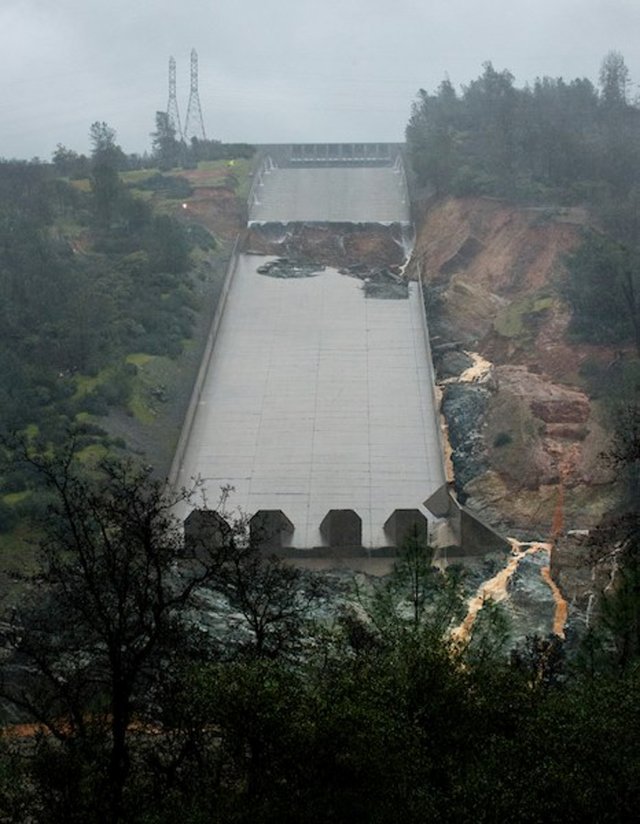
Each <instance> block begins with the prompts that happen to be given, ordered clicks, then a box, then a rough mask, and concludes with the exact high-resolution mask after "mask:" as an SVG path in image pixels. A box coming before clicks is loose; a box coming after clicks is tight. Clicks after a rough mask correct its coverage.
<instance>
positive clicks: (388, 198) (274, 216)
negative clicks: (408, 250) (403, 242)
mask: <svg viewBox="0 0 640 824" xmlns="http://www.w3.org/2000/svg"><path fill="white" fill-rule="evenodd" d="M409 220H410V217H409V204H408V198H407V193H406V185H405V180H404V173H403V170H402V166H401V165H399V164H398V165H396V166H382V167H367V166H364V167H343V168H336V167H327V168H314V167H311V168H286V167H285V168H277V167H276V168H270V169H269V168H268V169H267V170H265V171H264V173H263V174H261V176H260V181H259V183H258V185H257V186H256V187H255V188H254V190H253V197H252V200H251V203H250V206H249V222H250V223H382V224H389V223H408V222H409Z"/></svg>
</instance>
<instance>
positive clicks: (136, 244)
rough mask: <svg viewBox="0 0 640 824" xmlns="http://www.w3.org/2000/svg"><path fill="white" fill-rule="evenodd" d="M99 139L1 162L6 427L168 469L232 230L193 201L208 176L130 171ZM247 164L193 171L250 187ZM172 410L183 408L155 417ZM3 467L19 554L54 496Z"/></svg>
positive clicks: (0, 374)
mask: <svg viewBox="0 0 640 824" xmlns="http://www.w3.org/2000/svg"><path fill="white" fill-rule="evenodd" d="M91 139H92V145H93V152H92V156H91V158H89V159H87V158H84V159H82V158H81V157H80V156H78V155H75V153H73V152H68V151H67V150H64V149H63V147H58V149H57V151H56V153H55V155H54V163H53V165H49V164H42V163H38V162H32V163H21V162H16V161H13V162H1V163H0V410H1V414H0V434H1V435H2V436H3V437H5V438H6V437H7V436H13V435H16V434H18V435H19V436H22V437H26V438H27V439H28V440H29V441H30V442H32V443H33V444H34V445H35V444H41V445H47V446H48V447H51V448H52V447H55V446H57V445H59V444H60V443H62V442H63V441H64V439H65V438H66V437H67V435H68V433H69V431H71V430H74V431H76V432H77V433H78V435H79V437H81V438H82V439H83V446H84V447H85V449H84V452H83V457H84V460H85V461H86V462H88V463H92V462H95V460H96V459H97V458H99V457H100V456H101V455H102V454H104V453H105V452H106V451H110V450H112V449H113V448H114V447H115V448H123V447H129V448H134V449H136V450H139V449H145V451H147V453H148V455H150V457H151V460H152V461H153V462H154V463H157V464H159V470H160V472H166V471H167V470H168V461H170V458H171V450H172V445H173V444H174V443H175V441H176V439H177V434H178V429H179V426H180V420H179V417H180V410H181V409H182V408H183V404H181V403H180V402H179V398H178V397H177V396H178V395H179V396H183V395H184V396H185V398H186V397H187V396H188V393H189V391H190V383H189V380H188V377H189V374H195V371H196V369H197V359H198V354H199V351H200V346H199V345H198V344H195V345H194V342H193V340H192V338H193V335H194V333H196V332H197V334H198V335H199V337H203V332H204V331H205V329H206V324H207V321H208V318H209V317H210V312H212V311H213V309H210V308H209V304H213V305H214V304H215V298H216V290H217V288H218V282H219V281H221V279H222V276H223V273H224V266H225V256H226V255H227V254H228V245H227V240H226V237H223V242H222V243H220V242H218V241H217V240H216V239H215V238H214V237H213V235H212V234H211V232H210V231H208V230H207V229H206V228H204V227H203V226H202V225H200V224H199V223H197V222H195V221H193V220H191V219H190V218H191V213H190V212H188V213H187V210H186V209H184V208H183V203H185V204H187V205H188V204H190V203H191V202H192V199H195V200H196V201H197V199H198V194H197V193H198V191H199V190H198V188H197V186H198V185H199V184H200V183H201V181H200V180H199V179H198V180H197V181H189V180H188V179H185V178H181V177H180V176H179V172H176V173H173V174H171V175H162V174H160V173H159V172H158V170H157V168H156V169H148V170H138V171H122V169H125V168H127V167H128V166H131V165H133V161H132V160H131V159H130V158H127V157H126V155H125V154H124V153H123V151H122V149H121V148H120V147H119V146H118V145H117V143H116V136H115V132H114V131H113V130H112V129H111V128H110V127H109V126H108V125H107V124H105V123H94V124H93V126H92V127H91ZM216 145H217V144H216ZM226 151H228V147H227V149H226ZM247 170H248V167H247V166H246V161H243V160H241V161H238V163H237V164H236V163H234V164H232V165H231V166H230V165H229V163H228V162H227V161H224V162H223V161H217V162H213V161H211V162H209V163H208V164H207V168H206V169H203V170H199V169H197V168H196V169H194V170H193V172H191V173H190V174H192V175H195V176H196V177H198V176H199V177H202V176H203V175H204V177H205V178H206V180H205V182H206V183H208V184H209V185H211V183H210V181H211V180H212V179H213V178H215V179H216V180H217V181H218V182H219V183H220V182H222V183H223V184H224V185H226V186H227V187H229V193H230V195H231V197H232V198H237V195H236V194H234V192H235V191H236V190H237V189H238V187H239V186H240V184H241V182H242V181H244V179H245V177H246V174H247ZM63 171H66V172H67V173H69V174H72V175H75V174H78V173H82V174H85V175H87V177H86V178H84V179H69V178H68V177H61V176H60V172H63ZM225 228H226V227H225ZM205 297H206V298H207V299H208V300H207V302H206V303H205V302H204V300H203V298H205ZM174 407H175V409H174ZM161 410H163V411H164V410H167V411H164V416H165V417H166V416H167V415H171V421H170V422H169V423H168V424H165V425H164V426H163V427H162V426H159V427H156V428H155V429H154V427H153V424H154V423H155V422H156V419H161V418H162V417H163V416H162V415H159V412H160V411H161ZM153 438H155V440H156V441H157V443H156V442H154V441H153ZM0 480H1V485H2V494H1V495H0V542H1V545H2V548H3V550H4V552H5V557H7V556H10V557H11V559H12V560H15V558H16V557H17V556H16V553H15V550H16V549H17V547H18V546H20V545H22V544H23V539H24V538H28V537H29V534H30V530H29V529H28V528H27V527H26V524H27V523H28V521H29V519H30V517H31V516H32V515H34V514H37V512H38V511H39V510H40V509H41V508H42V507H43V506H44V505H45V501H44V499H43V498H42V496H41V495H40V493H39V492H38V490H37V489H36V488H35V486H34V481H33V479H32V478H30V477H29V475H28V473H27V474H25V473H24V472H22V471H20V470H18V469H15V468H12V467H11V466H9V467H8V468H7V469H5V471H4V472H3V473H2V477H1V479H0ZM26 554H28V553H26ZM26 554H25V557H26Z"/></svg>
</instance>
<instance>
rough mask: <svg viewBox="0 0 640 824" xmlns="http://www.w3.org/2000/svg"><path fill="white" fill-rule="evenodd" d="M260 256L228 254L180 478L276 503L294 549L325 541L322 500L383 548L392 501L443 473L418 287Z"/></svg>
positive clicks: (406, 498) (260, 505)
mask: <svg viewBox="0 0 640 824" xmlns="http://www.w3.org/2000/svg"><path fill="white" fill-rule="evenodd" d="M264 261H265V259H264V258H259V257H255V256H249V255H240V256H239V257H238V258H237V261H236V265H235V273H234V276H233V279H232V283H231V288H230V291H229V296H228V299H227V304H226V308H225V312H224V315H223V317H222V322H221V324H220V327H219V331H218V335H217V339H216V344H215V348H214V350H213V354H212V357H211V360H210V363H209V368H208V371H207V374H206V378H205V380H204V383H203V386H202V390H201V394H200V402H199V405H198V407H197V411H196V415H195V418H194V421H193V425H192V428H191V433H190V437H189V439H188V442H187V445H186V449H185V453H184V458H183V460H182V463H181V467H180V470H179V475H178V478H177V481H178V483H183V484H186V483H187V482H188V480H189V478H192V477H196V476H201V477H202V479H203V480H204V483H205V486H206V489H207V497H208V503H209V506H212V507H214V506H215V503H216V500H217V498H218V494H219V489H220V487H221V486H222V485H224V484H232V485H233V486H234V487H235V493H234V494H233V496H232V497H231V500H230V504H231V506H238V507H241V508H242V509H243V510H244V511H246V512H248V513H253V512H256V511H257V510H261V509H279V510H282V511H283V512H284V513H285V514H286V515H287V516H288V518H289V519H290V520H291V522H292V523H293V525H294V528H295V529H294V532H293V534H292V535H291V536H289V538H288V539H287V541H288V543H290V544H291V546H295V547H299V548H312V547H318V546H322V545H323V544H324V543H325V541H324V539H323V537H322V535H321V534H320V531H319V528H320V524H321V522H322V519H323V518H324V516H325V515H326V513H327V512H328V511H329V510H330V509H353V510H355V511H356V512H357V513H358V515H359V516H360V517H361V518H362V545H363V546H364V547H369V548H373V547H380V546H385V545H388V543H389V540H388V537H386V536H385V534H384V532H383V525H384V523H385V521H386V520H387V518H388V517H389V516H390V514H391V513H392V511H393V510H394V509H396V508H419V509H420V508H421V502H423V501H424V500H425V499H426V498H427V497H428V496H429V495H430V494H431V493H433V492H434V491H435V490H436V489H437V488H439V487H441V486H442V484H443V483H444V473H443V467H442V457H441V450H440V445H439V440H438V437H439V436H438V431H437V423H436V414H435V412H434V410H433V403H432V375H431V363H430V359H429V357H428V353H427V343H426V339H425V334H424V318H423V315H422V305H421V302H420V300H419V296H418V293H417V286H416V285H415V284H414V285H412V286H411V287H410V292H409V297H408V298H406V299H399V300H385V299H382V300H381V299H371V298H366V297H365V294H364V291H363V289H362V283H361V281H359V280H358V279H355V278H352V277H349V276H346V275H341V274H339V273H338V272H337V271H335V270H332V269H327V270H325V271H324V272H322V273H320V274H317V275H316V276H314V277H307V278H287V279H279V278H273V277H269V276H268V275H261V274H258V273H257V271H256V269H257V267H258V266H259V265H260V264H261V263H264ZM425 514H426V513H425Z"/></svg>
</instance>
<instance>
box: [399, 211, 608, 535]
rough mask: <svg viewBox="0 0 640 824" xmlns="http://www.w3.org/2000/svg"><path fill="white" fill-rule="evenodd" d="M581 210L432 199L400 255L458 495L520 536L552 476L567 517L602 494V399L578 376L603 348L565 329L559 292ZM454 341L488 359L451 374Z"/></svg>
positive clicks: (600, 507) (600, 505) (542, 530)
mask: <svg viewBox="0 0 640 824" xmlns="http://www.w3.org/2000/svg"><path fill="white" fill-rule="evenodd" d="M586 223H587V216H586V213H585V211H584V210H583V209H578V208H545V207H526V206H522V205H520V206H519V205H514V204H509V203H507V202H503V201H500V200H496V199H492V198H482V197H465V198H458V199H456V198H443V199H439V200H436V201H435V202H434V203H433V204H432V205H431V207H430V208H429V209H428V210H427V212H426V215H425V217H424V220H423V222H422V224H421V226H420V228H419V231H418V235H417V240H416V247H415V250H414V254H413V258H412V263H411V267H412V273H413V274H414V275H415V276H416V277H417V276H421V277H422V280H423V283H424V287H425V295H426V298H427V304H428V314H429V326H430V331H431V335H432V344H433V352H434V358H435V360H436V363H437V368H438V374H439V379H440V382H441V388H442V392H443V406H442V408H443V412H444V414H445V417H446V419H447V423H448V427H449V437H450V442H451V446H452V450H453V454H452V457H453V464H454V467H455V476H456V488H457V491H458V494H459V495H460V496H461V498H462V499H464V500H466V503H467V504H468V505H469V506H470V507H471V508H472V509H474V510H475V511H477V512H479V513H481V514H482V515H483V516H484V517H485V518H486V519H487V520H488V521H490V522H491V523H493V524H495V525H497V526H500V527H503V528H505V529H509V530H512V531H515V532H516V533H518V534H521V535H522V536H523V537H524V536H527V537H533V536H536V537H541V538H544V537H548V536H549V534H550V532H551V525H552V520H553V517H554V511H555V509H556V503H557V500H558V495H559V489H560V486H561V485H562V486H563V488H564V524H565V527H566V528H568V529H581V528H588V527H591V526H594V525H595V524H596V523H597V522H598V521H599V519H600V518H601V516H602V515H603V514H604V513H605V512H607V511H608V509H610V508H611V506H612V503H613V500H614V497H615V491H616V490H615V488H614V484H613V482H612V481H613V479H612V476H611V473H610V471H609V470H608V469H607V468H606V467H605V466H604V464H603V461H602V459H601V452H602V451H603V449H605V447H606V445H607V430H608V428H610V426H609V425H608V422H607V409H606V406H605V405H604V404H603V403H602V402H601V400H599V399H597V398H596V397H594V393H593V392H592V391H591V388H590V386H589V381H588V380H587V378H588V376H589V375H590V374H592V373H593V372H594V371H598V370H601V369H603V368H606V366H607V365H608V364H610V363H611V361H612V360H614V357H615V350H613V349H612V348H611V347H610V346H604V345H596V344H585V343H580V342H577V341H575V340H573V339H572V336H571V335H570V334H569V322H570V311H569V308H568V306H567V304H566V302H565V301H564V300H563V299H562V296H561V286H562V281H563V278H565V277H566V272H565V260H566V256H567V254H568V253H569V252H571V251H572V250H574V249H576V248H577V247H578V246H579V245H580V243H581V238H582V230H583V228H584V226H585V224H586ZM466 353H475V355H479V356H481V357H482V358H483V359H484V360H486V361H487V362H488V363H487V364H486V368H484V369H481V370H480V372H479V375H480V377H479V378H477V379H476V380H474V381H470V382H469V381H465V382H459V381H458V380H457V378H458V376H459V375H460V374H461V373H462V372H463V371H464V370H465V369H466V368H468V367H469V366H470V365H471V364H472V362H473V358H472V357H470V356H469V354H466Z"/></svg>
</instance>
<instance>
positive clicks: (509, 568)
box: [451, 538, 568, 642]
mask: <svg viewBox="0 0 640 824" xmlns="http://www.w3.org/2000/svg"><path fill="white" fill-rule="evenodd" d="M508 540H509V542H510V544H511V553H510V555H509V556H508V558H507V561H506V564H505V566H504V567H503V568H502V569H500V570H499V571H498V572H497V573H496V574H495V575H493V576H492V577H491V578H489V579H488V580H487V581H483V582H482V583H481V584H480V586H479V587H478V589H477V591H476V593H475V595H473V596H472V597H471V599H470V600H469V603H468V606H467V614H466V616H465V618H464V620H463V621H462V622H461V623H460V624H459V625H458V626H457V627H455V629H454V630H453V631H452V633H451V636H452V638H453V639H454V640H456V641H461V642H465V641H467V640H468V639H469V637H470V635H471V631H472V629H473V626H474V624H475V621H476V618H477V617H478V614H479V612H480V611H481V610H482V608H483V607H484V605H485V603H487V601H492V602H494V603H501V602H508V600H509V598H510V593H509V584H510V582H511V580H512V578H513V576H514V574H515V573H516V571H517V570H518V567H519V566H520V564H521V562H522V561H523V560H524V559H525V558H526V557H527V556H530V555H537V554H543V555H546V557H547V561H548V559H549V558H550V555H551V546H552V545H551V544H550V543H546V542H542V541H532V542H523V541H518V540H516V539H515V538H509V539H508ZM540 576H541V578H542V580H543V581H544V582H545V584H546V585H547V586H548V587H549V589H550V590H551V594H552V596H553V602H554V605H555V609H554V615H553V619H552V632H553V633H554V634H555V635H557V636H559V637H560V638H564V634H565V626H566V622H567V616H568V604H567V602H566V600H565V599H564V597H563V596H562V593H561V592H560V590H559V588H558V586H557V585H556V583H555V581H553V579H552V578H551V573H550V569H549V563H548V562H547V564H546V565H545V566H543V567H542V568H541V569H540Z"/></svg>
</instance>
